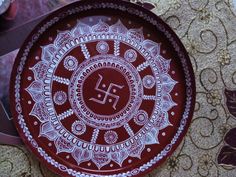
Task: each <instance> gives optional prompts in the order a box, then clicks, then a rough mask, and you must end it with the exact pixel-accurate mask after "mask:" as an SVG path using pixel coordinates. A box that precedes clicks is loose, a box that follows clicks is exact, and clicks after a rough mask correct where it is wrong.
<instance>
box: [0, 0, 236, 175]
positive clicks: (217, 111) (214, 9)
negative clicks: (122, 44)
mask: <svg viewBox="0 0 236 177" xmlns="http://www.w3.org/2000/svg"><path fill="white" fill-rule="evenodd" d="M132 2H136V1H135V0H132ZM142 2H144V0H143V1H142ZM148 2H152V3H153V4H154V5H155V7H156V8H155V9H153V12H155V13H156V14H157V15H159V16H161V18H162V19H164V21H165V22H167V23H168V24H169V25H170V26H171V27H172V28H173V29H174V30H175V32H176V33H177V34H178V36H179V37H180V39H181V40H182V42H183V43H184V45H185V46H186V48H187V50H188V52H189V55H190V58H191V61H192V64H193V68H194V71H195V75H196V85H197V103H196V107H195V113H194V118H193V120H192V124H191V127H190V129H189V131H188V134H187V136H186V138H185V139H184V141H183V142H182V143H181V145H180V146H179V147H178V149H177V150H176V151H175V153H174V154H173V155H172V156H171V157H170V158H169V159H168V160H167V161H166V162H165V163H164V164H163V165H162V166H161V167H159V168H158V169H156V170H155V171H153V172H152V173H151V174H150V175H147V176H149V177H154V176H158V177H168V176H176V177H178V176H179V177H189V176H209V177H217V176H221V177H234V176H236V169H233V168H227V169H226V168H223V167H221V166H219V165H217V162H216V158H217V153H218V152H219V149H220V148H221V147H222V146H223V141H222V140H223V136H224V134H225V132H226V130H227V129H229V128H232V127H234V126H235V125H236V118H235V117H233V116H232V115H230V113H229V112H228V110H227V107H226V105H225V97H224V93H223V90H224V89H225V88H231V89H236V72H235V71H236V7H234V6H233V2H232V1H226V0H225V1H223V0H149V1H148ZM0 176H1V177H5V176H6V177H7V176H12V177H18V176H23V177H24V176H25V177H28V176H32V177H42V176H45V177H53V176H56V175H54V174H53V173H51V172H50V171H49V170H48V169H47V168H45V167H44V165H42V164H40V163H39V161H38V160H37V159H36V158H35V157H34V156H33V155H32V154H31V153H30V152H28V151H27V150H26V149H25V148H24V147H23V146H18V147H16V146H7V145H0Z"/></svg>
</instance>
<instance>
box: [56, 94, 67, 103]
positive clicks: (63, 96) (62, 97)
mask: <svg viewBox="0 0 236 177" xmlns="http://www.w3.org/2000/svg"><path fill="white" fill-rule="evenodd" d="M53 100H54V102H55V104H56V105H63V104H64V103H65V102H66V100H67V94H66V93H65V92H64V91H58V92H56V93H55V94H54V96H53Z"/></svg>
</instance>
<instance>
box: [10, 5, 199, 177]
mask: <svg viewBox="0 0 236 177" xmlns="http://www.w3.org/2000/svg"><path fill="white" fill-rule="evenodd" d="M10 93H11V108H12V113H13V115H14V121H15V124H16V127H17V130H18V132H19V134H20V136H21V137H22V139H23V140H24V142H25V144H26V145H27V146H28V147H29V148H30V149H31V151H32V152H33V153H34V154H35V155H36V156H37V157H38V158H39V159H40V160H41V161H42V162H43V163H46V164H47V166H48V167H49V168H50V169H52V170H53V171H55V172H56V173H58V174H60V175H62V176H76V175H77V176H80V177H81V176H101V175H106V176H108V175H111V176H122V177H123V176H140V175H143V174H145V173H147V172H149V171H150V170H152V169H154V168H155V167H157V166H159V165H160V163H161V162H163V161H164V160H165V159H166V158H167V156H169V155H170V154H171V153H172V152H173V151H174V150H175V149H176V147H177V145H178V144H179V143H180V141H181V139H182V138H183V136H184V135H185V133H186V131H187V128H188V126H189V123H190V121H191V117H192V114H193V108H194V102H195V82H194V75H193V70H192V67H191V63H190V60H189V57H188V55H187V52H186V50H185V49H184V47H183V45H182V44H181V42H180V40H179V39H178V38H177V36H176V35H175V33H174V32H173V31H172V30H171V29H170V28H169V27H168V26H167V25H166V24H165V23H164V22H163V21H162V20H161V19H159V18H158V17H157V16H155V15H154V14H153V13H151V12H149V11H148V10H145V9H143V8H142V7H140V6H137V5H134V4H130V3H128V2H123V1H118V2H117V1H111V0H103V1H101V0H98V1H82V2H76V3H73V4H71V5H68V6H66V7H64V8H62V9H60V10H58V11H56V12H54V13H52V14H51V15H50V16H49V17H48V18H47V19H45V20H44V21H43V22H42V23H40V24H39V25H38V26H37V27H36V28H35V29H34V31H33V32H32V33H31V35H30V36H29V37H28V38H27V40H26V41H25V43H24V44H23V46H22V48H21V50H20V52H19V54H18V57H17V60H16V62H15V64H14V69H13V72H12V78H11V92H10Z"/></svg>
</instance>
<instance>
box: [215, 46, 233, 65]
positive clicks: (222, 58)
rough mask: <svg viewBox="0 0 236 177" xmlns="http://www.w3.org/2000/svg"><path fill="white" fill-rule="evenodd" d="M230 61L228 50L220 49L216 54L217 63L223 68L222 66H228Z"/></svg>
mask: <svg viewBox="0 0 236 177" xmlns="http://www.w3.org/2000/svg"><path fill="white" fill-rule="evenodd" d="M230 60H231V56H230V54H229V51H228V49H221V50H220V51H219V52H218V62H219V63H220V64H221V65H222V66H224V65H229V64H230Z"/></svg>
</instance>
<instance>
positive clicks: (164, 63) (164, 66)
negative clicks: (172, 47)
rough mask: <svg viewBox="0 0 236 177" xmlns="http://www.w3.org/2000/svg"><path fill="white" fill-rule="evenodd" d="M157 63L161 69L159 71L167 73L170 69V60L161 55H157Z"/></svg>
mask: <svg viewBox="0 0 236 177" xmlns="http://www.w3.org/2000/svg"><path fill="white" fill-rule="evenodd" d="M155 64H156V65H157V68H158V70H159V73H167V72H168V71H169V69H170V60H166V59H165V58H163V57H162V56H161V55H159V56H157V57H156V60H155Z"/></svg>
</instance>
